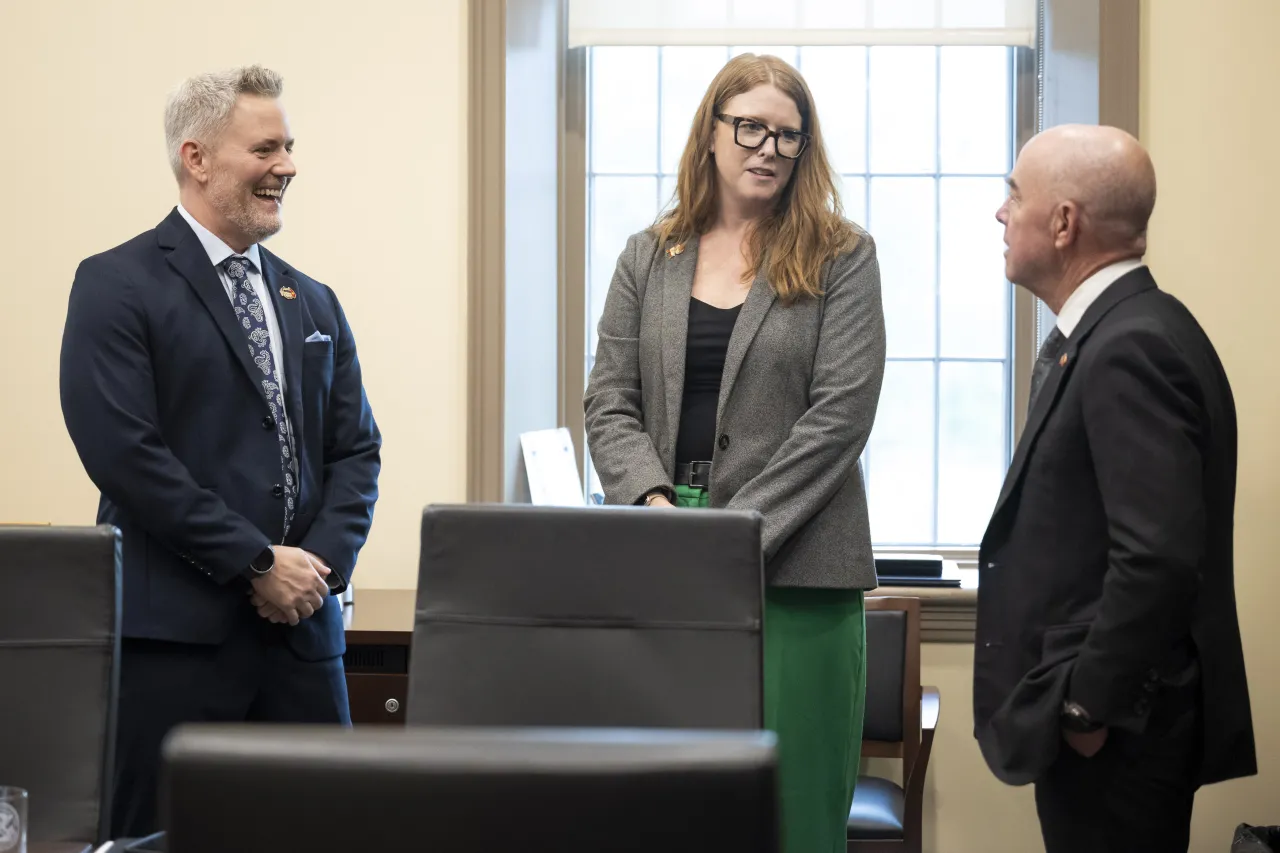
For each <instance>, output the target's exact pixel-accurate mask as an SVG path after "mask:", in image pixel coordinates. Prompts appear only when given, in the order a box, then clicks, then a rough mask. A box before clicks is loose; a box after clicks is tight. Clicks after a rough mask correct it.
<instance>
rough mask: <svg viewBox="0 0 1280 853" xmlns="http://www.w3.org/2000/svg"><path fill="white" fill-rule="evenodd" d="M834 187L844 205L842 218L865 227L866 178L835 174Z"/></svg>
mask: <svg viewBox="0 0 1280 853" xmlns="http://www.w3.org/2000/svg"><path fill="white" fill-rule="evenodd" d="M836 189H837V190H838V191H839V193H840V203H841V204H842V205H844V218H845V219H848V220H851V221H853V222H856V223H858V224H859V225H861V226H862V227H863V228H866V227H867V179H866V178H864V177H862V175H836ZM868 230H869V229H868ZM883 274H884V273H883V271H881V275H883Z"/></svg>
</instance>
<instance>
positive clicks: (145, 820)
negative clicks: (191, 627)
mask: <svg viewBox="0 0 1280 853" xmlns="http://www.w3.org/2000/svg"><path fill="white" fill-rule="evenodd" d="M245 611H246V618H245V620H244V623H243V624H242V625H239V626H237V627H236V629H235V630H234V631H232V633H231V634H230V635H229V636H228V637H227V640H226V641H225V642H224V643H223V644H222V645H218V646H207V645H194V644H189V643H171V642H165V641H161V640H142V639H130V638H127V637H126V638H125V639H124V640H122V641H121V655H120V704H119V713H118V716H117V739H116V764H115V791H114V801H113V805H112V837H113V838H137V837H140V836H144V835H149V834H151V833H152V832H156V831H158V830H160V829H162V827H160V826H158V825H157V823H158V819H157V815H156V809H157V794H158V785H159V770H160V746H161V743H162V742H163V740H164V737H165V735H167V734H168V733H169V730H170V729H172V728H173V727H174V726H176V725H178V724H180V723H197V722H208V723H235V722H277V723H335V724H342V725H350V724H351V713H350V710H349V708H348V706H347V684H346V679H345V675H344V673H343V668H342V658H341V657H336V658H330V659H328V660H322V661H314V662H313V661H304V660H301V659H299V658H298V657H297V656H296V655H295V654H294V653H293V651H292V650H291V649H290V648H289V647H288V645H287V643H286V641H285V632H286V631H287V630H288V628H287V626H281V625H272V624H271V623H270V622H267V621H266V620H265V619H262V618H260V617H259V616H258V615H257V614H256V613H254V611H253V609H252V608H251V607H249V605H248V604H247V603H246V604H245Z"/></svg>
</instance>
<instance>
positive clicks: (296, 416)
mask: <svg viewBox="0 0 1280 853" xmlns="http://www.w3.org/2000/svg"><path fill="white" fill-rule="evenodd" d="M258 252H259V255H260V256H261V257H262V266H263V275H264V276H265V280H266V285H267V292H268V293H270V294H271V302H272V304H273V305H274V306H275V309H276V322H277V323H279V325H280V336H281V337H282V338H283V339H284V340H282V341H281V342H280V353H281V360H282V361H283V362H284V384H285V406H286V408H287V411H288V415H289V423H290V424H291V425H292V426H293V433H294V435H302V342H303V340H304V338H303V335H302V293H301V291H300V289H299V288H298V282H297V281H295V280H294V278H293V277H292V276H291V275H290V274H289V273H290V270H289V268H288V267H286V266H285V265H284V262H283V261H281V260H280V259H279V258H277V257H276V256H275V255H273V254H271V253H270V252H268V251H267V250H266V249H263V248H262V247H261V246H259V247H258ZM286 288H287V289H288V292H291V293H293V294H294V296H293V298H292V299H287V298H285V297H284V296H283V295H282V294H281V291H284V290H285V289H286Z"/></svg>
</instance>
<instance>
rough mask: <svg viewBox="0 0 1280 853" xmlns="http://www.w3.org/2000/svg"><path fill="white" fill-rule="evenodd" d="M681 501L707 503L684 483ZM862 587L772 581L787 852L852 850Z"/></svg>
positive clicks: (776, 723)
mask: <svg viewBox="0 0 1280 853" xmlns="http://www.w3.org/2000/svg"><path fill="white" fill-rule="evenodd" d="M676 505H677V506H681V507H706V506H707V505H708V498H707V492H706V490H705V489H700V488H691V487H687V486H677V487H676ZM866 673H867V656H866V622H865V617H864V615H863V604H862V590H857V589H852V590H846V589H803V588H798V587H766V588H765V601H764V724H765V728H766V729H768V730H769V731H772V732H774V733H775V734H776V735H777V737H778V776H779V780H778V782H779V792H780V797H781V818H782V850H783V853H843V851H844V850H845V827H846V825H847V823H848V820H849V807H850V805H851V804H852V803H853V788H854V784H855V783H856V782H857V779H858V768H859V762H860V759H861V752H862V716H863V711H864V708H865V705H864V700H865V694H866Z"/></svg>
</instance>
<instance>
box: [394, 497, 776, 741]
mask: <svg viewBox="0 0 1280 853" xmlns="http://www.w3.org/2000/svg"><path fill="white" fill-rule="evenodd" d="M760 527H761V517H760V516H759V515H758V514H757V513H740V512H727V511H714V510H696V511H694V510H683V511H677V510H651V509H644V508H632V507H593V508H556V507H540V506H528V505H470V506H441V507H430V508H428V509H427V510H426V512H425V513H424V514H423V520H422V558H421V566H420V572H419V577H418V611H417V618H416V625H415V629H414V636H413V646H412V650H411V652H410V657H409V668H410V675H409V702H408V718H407V722H408V723H410V724H425V725H438V726H439V725H443V726H451V725H478V726H574V727H577V726H605V727H616V728H630V727H638V728H683V729H719V728H728V729H742V730H750V729H760V728H763V726H764V703H763V698H762V684H763V674H762V673H763V646H762V633H761V625H762V612H761V610H762V601H763V589H764V583H763V559H762V556H761V550H760Z"/></svg>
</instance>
